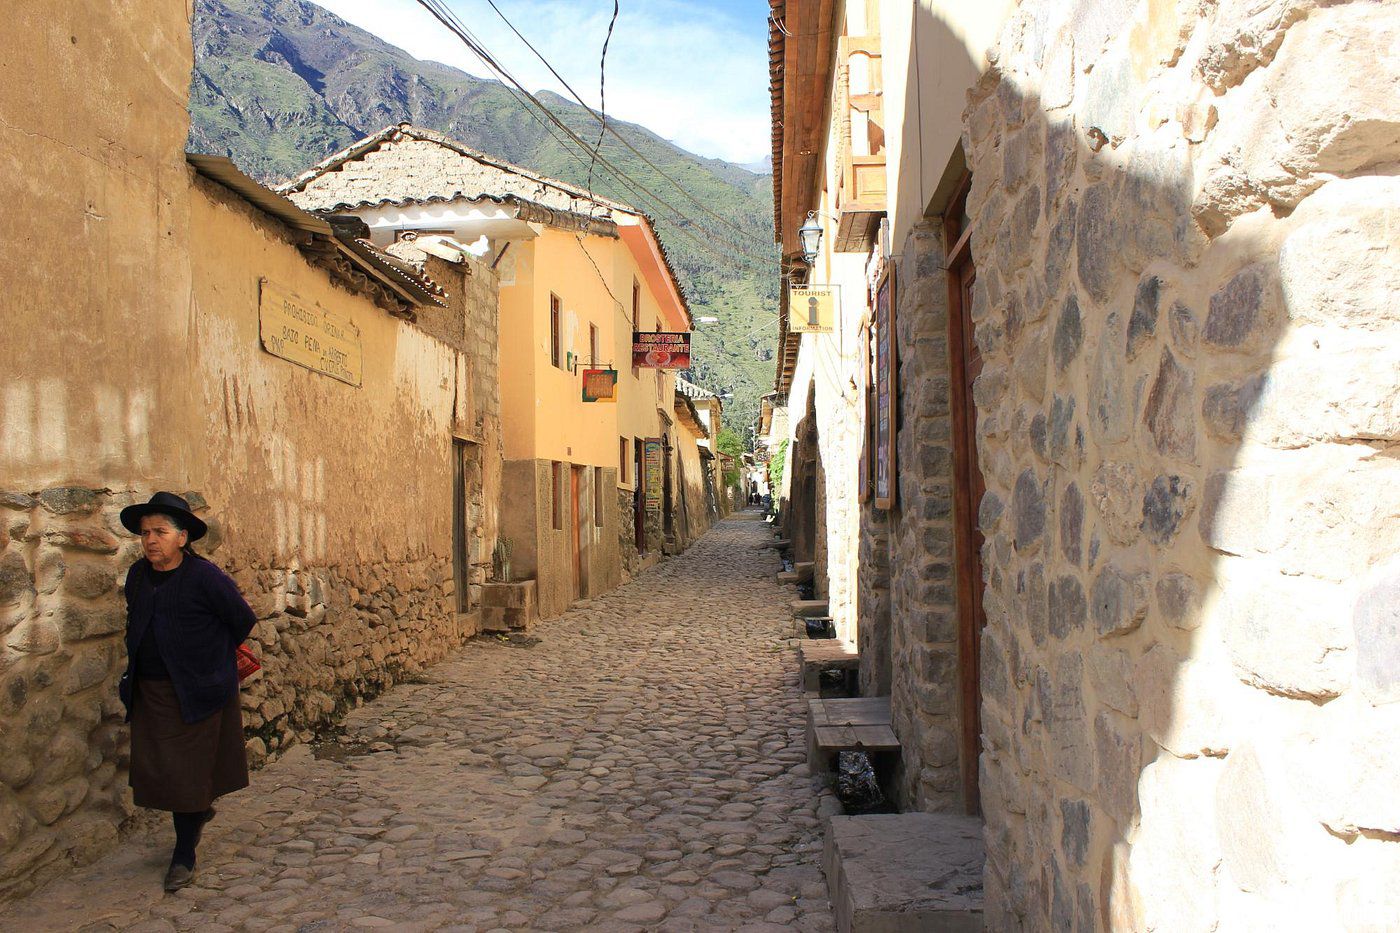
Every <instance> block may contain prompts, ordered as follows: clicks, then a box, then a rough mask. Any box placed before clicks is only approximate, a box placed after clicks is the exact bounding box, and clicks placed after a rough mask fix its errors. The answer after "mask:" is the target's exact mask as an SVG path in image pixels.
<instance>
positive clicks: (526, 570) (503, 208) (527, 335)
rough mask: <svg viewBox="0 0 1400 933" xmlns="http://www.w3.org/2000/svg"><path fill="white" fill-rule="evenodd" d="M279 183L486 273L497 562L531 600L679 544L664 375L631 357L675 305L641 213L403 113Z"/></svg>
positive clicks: (393, 237)
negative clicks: (595, 391)
mask: <svg viewBox="0 0 1400 933" xmlns="http://www.w3.org/2000/svg"><path fill="white" fill-rule="evenodd" d="M285 191H286V193H287V195H288V196H289V197H290V198H291V199H292V200H294V201H296V202H297V203H298V204H301V205H303V206H305V207H308V208H312V209H315V210H318V211H326V212H330V213H335V214H342V215H351V216H355V217H358V218H359V219H360V220H362V221H363V222H364V223H366V224H367V225H368V226H369V229H370V239H371V240H372V241H373V242H374V243H376V244H378V245H380V246H386V247H387V246H388V245H389V244H391V243H393V242H395V241H401V240H404V239H412V238H418V237H432V236H434V235H448V236H451V237H452V238H454V239H455V240H457V241H458V242H461V243H464V244H467V245H468V246H469V247H470V248H472V249H473V250H475V251H476V252H478V253H479V254H480V255H481V256H482V258H483V261H484V262H486V263H488V264H489V265H490V266H491V268H492V269H494V270H495V271H496V273H497V274H498V275H499V277H500V281H501V314H500V334H499V347H500V358H501V406H502V414H503V418H502V420H503V424H504V425H505V456H506V465H505V477H504V483H505V495H506V497H507V499H508V500H509V501H510V502H512V503H513V507H512V508H511V509H509V510H507V512H506V514H505V515H504V517H503V523H502V528H501V534H502V536H503V537H504V538H505V539H506V540H507V541H509V542H510V545H511V548H512V559H511V562H512V573H513V574H514V575H516V576H519V577H533V578H535V579H536V580H537V586H538V597H539V605H540V610H541V612H542V614H543V615H544V616H545V617H551V616H555V615H558V614H560V613H561V612H563V611H564V610H565V609H567V608H568V606H569V604H570V603H571V602H572V601H573V600H575V599H578V598H580V597H586V596H591V595H596V594H598V593H602V592H606V591H607V590H609V589H612V588H613V587H616V586H617V585H618V583H619V582H621V580H622V579H623V578H624V574H627V573H635V572H636V571H637V570H639V569H640V568H642V567H644V566H647V565H648V564H650V563H652V562H654V561H655V560H657V559H658V558H659V557H660V555H661V554H662V553H663V551H673V550H676V549H677V548H679V547H683V546H684V540H685V535H684V534H681V535H679V536H678V534H677V531H678V528H679V527H680V524H681V522H680V510H681V509H682V508H683V501H684V496H683V493H682V490H681V486H680V477H681V476H682V475H683V473H684V470H685V469H686V465H684V464H683V463H682V462H681V459H680V456H681V453H680V452H681V450H682V444H681V437H682V433H683V432H684V431H685V430H686V429H685V428H683V427H680V426H678V425H677V423H676V416H675V413H674V411H673V408H674V396H675V381H676V380H675V376H674V375H673V374H672V372H671V371H668V370H665V369H655V368H648V367H646V366H642V367H634V366H633V365H632V362H633V359H632V335H633V332H634V331H667V332H672V333H688V332H689V330H690V312H689V309H688V308H687V306H686V303H685V299H684V298H683V296H682V295H681V292H680V290H679V287H678V286H677V284H676V280H675V275H674V274H673V272H672V270H671V267H670V264H669V262H668V261H667V258H666V255H665V252H664V251H663V249H662V247H661V244H660V242H659V241H658V240H657V238H656V232H655V230H654V229H653V228H652V225H651V221H650V220H649V219H648V218H647V217H646V216H645V215H643V214H641V213H640V212H638V211H636V210H635V209H633V208H630V207H627V206H626V205H623V204H619V203H618V202H615V201H611V200H608V199H606V198H603V197H600V196H598V195H594V194H592V193H590V192H588V191H584V190H583V189H580V188H578V187H575V186H573V185H570V184H567V183H565V182H562V181H558V180H556V179H552V178H547V177H545V176H542V175H539V174H537V173H535V172H531V171H529V170H527V169H524V168H521V167H519V166H515V165H511V164H509V163H506V162H503V161H501V160H499V159H495V158H493V157H491V156H488V155H485V154H483V153H480V152H477V151H475V150H472V149H469V148H467V147H466V146H463V145H461V144H460V143H458V142H456V141H454V140H452V139H449V138H448V137H446V136H443V135H442V134H440V133H435V132H433V131H430V130H425V129H422V128H420V127H415V126H412V125H411V124H399V125H396V126H389V127H386V128H385V129H383V130H381V131H380V132H378V133H375V134H374V135H372V136H368V137H366V138H365V139H362V140H360V141H359V142H357V143H355V144H354V145H352V146H350V147H348V148H346V149H344V150H342V151H341V152H338V153H336V154H334V155H332V156H330V157H329V158H327V159H325V160H324V161H322V162H320V163H319V164H317V165H316V166H315V167H314V168H312V169H310V170H308V171H307V172H305V173H304V174H302V175H300V176H299V177H297V178H296V179H294V180H293V181H292V182H291V183H290V184H288V185H287V186H286V188H285ZM593 368H602V369H614V370H616V372H617V385H616V400H615V401H613V402H585V401H584V400H583V397H582V384H583V381H582V376H583V372H584V370H587V369H593ZM678 368H679V367H678ZM649 443H650V444H651V445H652V446H651V447H650V448H648V444H649ZM688 443H689V442H688ZM649 449H650V450H651V451H652V453H651V454H650V456H653V457H654V458H655V461H659V462H653V463H652V466H651V469H648V456H649V454H648V450H649ZM689 468H690V469H691V470H692V471H696V470H698V467H697V466H693V465H692V466H690V467H689ZM649 473H650V475H651V480H650V482H651V483H652V486H651V487H648V485H647V484H648V479H647V477H648V474H649ZM686 524H687V526H688V524H689V523H686Z"/></svg>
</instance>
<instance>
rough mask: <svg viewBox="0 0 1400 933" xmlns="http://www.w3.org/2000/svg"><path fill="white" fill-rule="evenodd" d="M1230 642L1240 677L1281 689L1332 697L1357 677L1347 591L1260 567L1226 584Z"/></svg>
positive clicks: (1226, 632)
mask: <svg viewBox="0 0 1400 933" xmlns="http://www.w3.org/2000/svg"><path fill="white" fill-rule="evenodd" d="M1222 592H1223V594H1224V604H1223V606H1222V613H1221V614H1222V615H1223V617H1224V637H1225V646H1226V648H1227V649H1229V653H1230V661H1231V663H1232V664H1233V665H1234V668H1235V672H1236V673H1237V674H1238V675H1239V677H1240V679H1241V680H1243V681H1244V682H1245V683H1247V684H1250V685H1251V686H1254V687H1258V688H1260V689H1262V690H1267V691H1268V692H1270V693H1273V694H1276V695H1278V696H1285V697H1295V698H1299V699H1312V700H1318V699H1326V698H1328V697H1334V696H1337V695H1339V694H1340V693H1341V692H1342V691H1343V690H1345V689H1346V688H1347V686H1348V685H1349V683H1350V681H1351V671H1352V669H1353V664H1354V663H1355V662H1354V661H1353V660H1352V658H1351V657H1350V654H1351V652H1350V649H1351V648H1352V638H1351V635H1352V632H1351V627H1350V626H1349V625H1348V622H1349V621H1350V620H1349V619H1348V618H1347V613H1346V610H1345V608H1344V594H1345V590H1344V589H1343V588H1342V587H1339V586H1336V585H1334V584H1330V583H1322V582H1319V581H1316V580H1310V579H1307V578H1300V577H1289V576H1284V575H1282V574H1272V573H1267V574H1266V573H1258V574H1251V575H1250V576H1248V577H1242V578H1241V579H1227V580H1226V581H1224V583H1223V585H1222Z"/></svg>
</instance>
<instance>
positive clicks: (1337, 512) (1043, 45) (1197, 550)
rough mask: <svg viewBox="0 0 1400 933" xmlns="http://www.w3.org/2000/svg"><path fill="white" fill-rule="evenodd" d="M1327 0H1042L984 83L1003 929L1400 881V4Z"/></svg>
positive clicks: (990, 809)
mask: <svg viewBox="0 0 1400 933" xmlns="http://www.w3.org/2000/svg"><path fill="white" fill-rule="evenodd" d="M1315 6H1316V5H1314V4H1312V3H1308V2H1284V0H1279V2H1274V3H1270V4H1267V5H1261V4H1257V3H1256V4H1253V5H1252V6H1251V7H1250V9H1252V8H1254V7H1263V12H1260V13H1258V14H1257V15H1254V16H1250V15H1249V14H1248V11H1247V10H1246V4H1244V3H1242V2H1222V3H1220V4H1218V5H1217V4H1209V5H1207V6H1206V7H1205V8H1204V9H1205V11H1206V12H1205V15H1204V18H1201V19H1199V20H1197V19H1194V18H1189V17H1192V14H1188V13H1187V12H1186V10H1185V8H1184V7H1183V8H1182V11H1181V13H1180V14H1179V15H1180V16H1182V17H1185V18H1181V19H1178V18H1177V16H1178V14H1177V12H1176V11H1175V10H1173V9H1172V8H1171V7H1170V5H1164V4H1144V3H1132V2H1115V3H1107V2H1081V3H1077V4H1057V3H1052V2H1042V3H1027V4H1023V6H1022V7H1021V8H1020V9H1019V10H1018V11H1017V13H1016V15H1015V16H1014V18H1013V20H1012V22H1011V24H1010V25H1009V26H1008V28H1007V29H1006V30H1005V32H1004V33H1003V37H1002V40H1001V42H1000V44H999V46H998V48H997V50H996V53H997V56H998V59H997V61H996V62H995V64H994V67H993V68H992V69H991V72H990V73H989V74H988V75H987V77H986V78H985V79H984V80H983V81H981V82H980V83H979V84H978V86H977V87H976V88H975V89H974V91H973V93H972V95H971V97H970V100H971V103H970V105H969V107H968V110H967V116H966V126H967V130H966V133H965V140H964V145H965V148H966V151H967V153H968V162H969V165H970V167H971V170H972V175H973V186H972V192H971V196H970V198H969V215H970V216H971V217H972V218H973V219H974V222H975V224H976V227H975V232H974V234H973V239H972V246H973V253H974V257H975V261H976V265H977V279H976V287H975V297H974V307H973V312H972V317H973V320H974V322H975V325H976V342H977V346H978V347H979V348H980V350H981V353H982V355H983V357H984V360H985V368H984V370H983V372H982V374H981V376H980V377H979V379H978V381H977V384H976V387H975V391H974V396H975V400H976V404H977V441H978V445H979V448H980V449H979V455H980V464H981V469H982V471H983V473H984V474H985V477H986V482H987V488H988V493H987V497H986V500H985V501H984V502H983V503H982V506H981V510H980V514H981V516H982V527H983V531H984V533H985V534H986V536H987V543H986V546H985V547H984V550H983V564H984V567H985V579H986V597H985V601H986V609H987V627H986V630H985V633H984V636H983V643H982V644H983V647H982V658H983V663H982V718H983V739H982V741H983V750H984V751H983V755H982V760H981V769H982V781H981V789H982V802H983V809H984V812H985V815H986V821H987V830H986V832H987V843H988V871H987V879H986V881H987V888H988V925H989V927H990V928H994V929H1018V928H1022V927H1024V928H1027V929H1047V928H1054V929H1108V928H1111V929H1115V930H1117V929H1125V930H1126V929H1142V928H1152V929H1173V930H1179V929H1198V928H1212V927H1213V926H1214V925H1215V924H1216V923H1218V922H1221V921H1224V922H1226V923H1228V922H1229V921H1230V920H1231V919H1232V918H1233V919H1235V920H1238V921H1241V922H1242V921H1243V918H1244V917H1246V916H1248V917H1249V918H1250V922H1251V923H1252V924H1259V925H1280V924H1281V925H1282V926H1283V927H1285V928H1293V929H1297V928H1300V927H1307V928H1319V929H1320V928H1324V927H1331V926H1332V925H1333V924H1336V923H1338V922H1339V920H1340V922H1341V925H1342V926H1345V927H1347V928H1361V927H1367V928H1370V927H1372V926H1374V925H1375V924H1377V923H1380V922H1383V921H1381V920H1380V918H1382V917H1393V916H1396V915H1397V910H1400V904H1397V898H1400V893H1397V886H1396V885H1395V884H1394V879H1395V877H1396V871H1397V870H1400V854H1398V853H1397V851H1396V850H1397V848H1398V847H1400V842H1397V839H1400V812H1398V811H1397V810H1396V808H1395V805H1394V780H1395V778H1394V770H1393V766H1387V765H1386V764H1385V762H1384V761H1383V760H1382V759H1383V757H1384V756H1386V755H1387V754H1388V752H1386V751H1383V750H1385V749H1390V748H1393V744H1394V743H1393V738H1394V736H1395V735H1396V734H1397V732H1396V730H1397V727H1400V703H1397V702H1396V701H1397V700H1400V636H1397V626H1396V621H1395V620H1396V613H1397V604H1398V603H1400V566H1398V565H1397V563H1396V559H1395V557H1394V555H1395V554H1396V553H1397V551H1400V463H1398V462H1397V455H1398V454H1400V410H1397V402H1396V398H1397V382H1400V376H1398V374H1400V351H1397V347H1400V313H1397V307H1396V299H1395V297H1394V296H1395V295H1396V294H1400V232H1398V231H1400V178H1396V177H1394V164H1395V162H1396V160H1397V153H1400V102H1398V101H1400V98H1397V95H1396V93H1395V91H1396V88H1397V84H1400V56H1396V55H1395V54H1394V49H1395V48H1396V47H1397V43H1400V22H1397V20H1396V18H1395V17H1394V16H1391V17H1384V16H1382V15H1381V13H1382V10H1381V6H1382V4H1378V3H1366V2H1354V3H1349V4H1337V5H1327V6H1325V7H1320V8H1314V7H1315ZM921 13H922V15H925V16H927V13H925V12H923V11H922V8H921ZM925 25H927V27H928V28H931V29H938V28H943V27H941V26H940V25H939V24H938V23H936V22H933V21H930V22H929V23H927V24H925ZM921 28H922V27H921ZM1159 63H1170V64H1159ZM1323 67H1325V68H1326V69H1327V74H1328V79H1327V80H1326V81H1322V80H1319V73H1320V71H1321V69H1322V68H1323ZM901 337H903V334H901ZM915 339H916V340H923V339H928V340H929V341H930V346H936V345H937V342H938V339H939V338H938V336H937V335H936V334H933V333H932V332H930V334H929V335H928V336H927V338H925V335H924V334H922V333H921V334H919V335H917V336H916V338H915ZM918 354H919V349H918V348H917V347H914V348H912V353H909V352H906V355H905V361H906V366H907V365H909V362H908V361H909V360H910V359H917V357H918ZM911 429H912V430H914V431H918V430H920V423H916V424H911V423H909V422H908V421H907V420H906V422H905V423H904V425H903V431H902V433H904V434H907V433H909V432H910V431H911ZM903 441H904V438H901V442H902V445H901V453H902V452H903ZM906 462H907V461H906ZM905 507H906V508H908V505H907V504H906V506H905Z"/></svg>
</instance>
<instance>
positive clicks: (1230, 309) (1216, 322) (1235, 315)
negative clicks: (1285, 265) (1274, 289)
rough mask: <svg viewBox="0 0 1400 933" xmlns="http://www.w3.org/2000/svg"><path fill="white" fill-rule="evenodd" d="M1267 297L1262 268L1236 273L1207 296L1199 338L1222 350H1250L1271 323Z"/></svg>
mask: <svg viewBox="0 0 1400 933" xmlns="http://www.w3.org/2000/svg"><path fill="white" fill-rule="evenodd" d="M1270 297H1271V293H1270V286H1269V281H1268V277H1267V274H1266V272H1265V270H1264V269H1263V267H1262V266H1260V265H1254V266H1249V267H1247V268H1245V269H1242V270H1240V271H1239V272H1237V273H1235V275H1234V277H1233V278H1231V279H1230V280H1229V281H1228V282H1226V283H1225V284H1224V285H1223V286H1221V287H1220V289H1219V290H1218V291H1216V293H1215V294H1213V295H1211V296H1210V311H1209V312H1208V313H1207V314H1206V325H1205V329H1204V330H1203V331H1202V332H1201V336H1202V338H1203V339H1204V340H1205V342H1206V343H1207V344H1210V345H1211V346H1213V347H1216V348H1217V349H1221V350H1239V349H1248V348H1252V347H1253V346H1254V345H1255V344H1256V343H1258V342H1259V340H1260V339H1261V338H1262V337H1263V335H1264V331H1265V329H1266V328H1267V327H1268V325H1269V324H1270V323H1272V319H1271V303H1270Z"/></svg>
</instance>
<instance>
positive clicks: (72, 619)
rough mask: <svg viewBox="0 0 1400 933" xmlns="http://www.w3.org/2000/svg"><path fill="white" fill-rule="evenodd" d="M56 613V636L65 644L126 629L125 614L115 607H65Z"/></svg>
mask: <svg viewBox="0 0 1400 933" xmlns="http://www.w3.org/2000/svg"><path fill="white" fill-rule="evenodd" d="M57 613H58V616H57V617H58V634H59V637H60V638H62V639H63V641H64V643H65V644H67V643H69V642H75V641H82V640H83V639H86V638H98V637H101V636H103V635H112V634H114V633H116V632H120V631H123V630H125V628H126V613H125V612H124V611H122V610H121V609H118V608H116V607H98V608H92V607H88V606H77V605H65V606H60V607H59V608H58V610H57Z"/></svg>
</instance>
